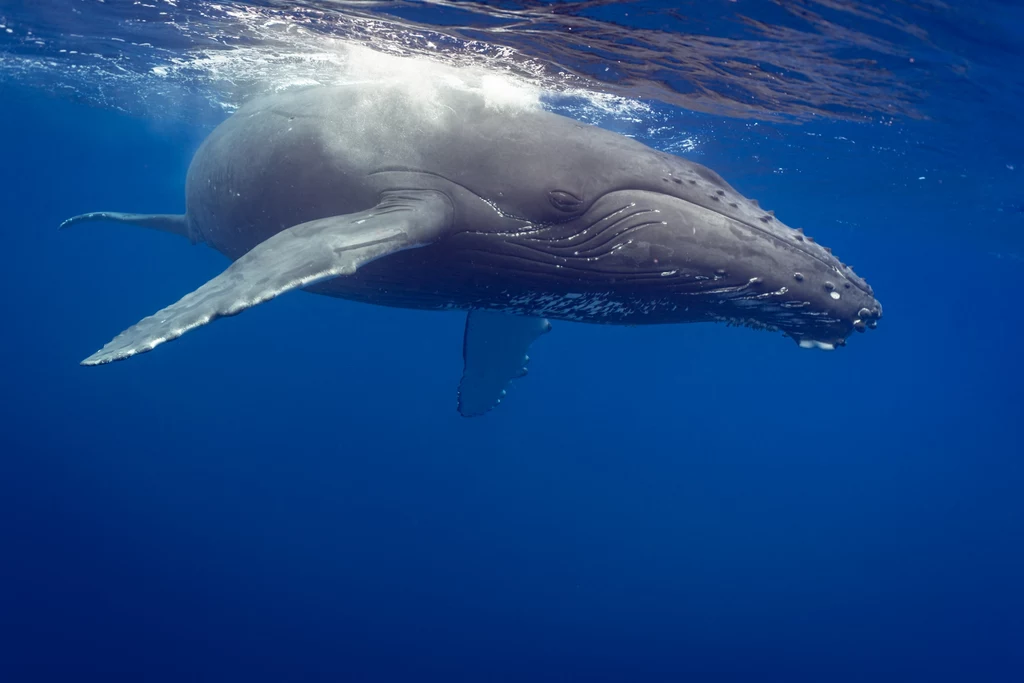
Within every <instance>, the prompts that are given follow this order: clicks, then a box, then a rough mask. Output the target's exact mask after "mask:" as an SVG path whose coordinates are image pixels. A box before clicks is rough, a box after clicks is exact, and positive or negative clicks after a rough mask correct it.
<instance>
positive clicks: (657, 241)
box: [574, 157, 882, 350]
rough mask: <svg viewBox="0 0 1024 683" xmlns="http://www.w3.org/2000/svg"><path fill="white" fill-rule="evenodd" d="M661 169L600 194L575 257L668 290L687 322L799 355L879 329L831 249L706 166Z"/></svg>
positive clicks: (875, 312)
mask: <svg viewBox="0 0 1024 683" xmlns="http://www.w3.org/2000/svg"><path fill="white" fill-rule="evenodd" d="M662 159H663V160H664V157H662ZM659 170H662V173H660V174H658V175H660V177H656V178H655V179H653V181H652V179H650V178H648V179H647V182H645V183H643V184H639V183H636V182H635V181H634V184H635V185H639V186H640V189H634V188H622V189H612V190H611V191H608V192H605V193H602V194H600V196H598V197H596V198H595V200H594V202H593V203H592V204H591V205H590V206H589V207H588V209H587V211H586V212H585V214H584V215H583V216H581V220H580V221H579V224H578V226H577V234H580V235H581V236H580V237H579V238H578V239H577V240H576V242H577V244H579V245H580V246H582V250H580V249H574V252H579V253H581V254H587V255H588V256H589V257H590V258H595V257H599V256H602V255H603V256H605V264H604V268H607V269H610V270H613V271H619V272H623V273H625V272H629V273H630V275H629V278H632V279H635V280H636V286H637V290H638V291H640V290H644V289H645V288H646V289H652V288H653V289H655V290H657V291H661V292H664V296H663V300H665V301H667V300H671V301H672V302H673V305H675V306H676V307H677V310H679V309H683V310H684V312H685V313H686V315H685V316H684V317H690V316H694V314H696V315H695V316H694V317H703V318H706V319H711V320H719V321H722V322H726V323H731V324H738V325H746V326H750V327H755V328H762V329H771V330H780V331H782V332H783V333H784V334H785V335H786V336H789V337H791V338H792V339H794V340H795V341H796V342H797V343H798V344H799V345H800V346H801V347H803V348H820V349H826V350H832V349H834V348H835V347H836V346H843V345H845V343H846V339H847V338H848V337H849V336H850V335H851V334H852V333H853V332H855V331H856V332H865V331H866V330H869V329H873V328H875V327H876V326H877V324H878V320H879V319H880V318H881V317H882V306H881V304H880V303H879V302H878V300H877V299H876V298H875V295H874V291H873V290H872V288H871V286H870V285H868V283H867V282H865V281H864V279H863V278H861V277H860V276H858V275H857V274H856V273H855V272H854V271H853V269H852V268H851V267H850V266H849V265H847V264H845V263H843V262H842V261H840V260H839V259H838V258H837V257H836V256H835V255H833V254H832V251H831V250H830V249H829V248H827V247H824V246H822V245H820V244H818V243H817V242H816V241H815V240H814V239H813V238H812V237H810V236H808V235H805V234H804V233H803V231H802V230H795V229H793V228H790V227H788V226H786V225H785V224H783V223H782V222H781V221H780V220H779V219H777V218H776V217H775V216H774V214H773V213H771V212H768V211H764V210H763V209H761V208H760V207H759V206H758V204H757V202H755V201H752V200H749V199H747V198H746V197H744V196H743V195H741V194H740V193H739V192H737V191H736V190H735V189H734V188H732V187H731V186H730V185H729V184H728V183H726V182H725V181H724V180H723V179H722V178H721V177H720V176H719V175H718V174H717V173H715V172H714V171H711V170H710V169H708V168H706V167H704V166H701V165H698V164H694V163H690V162H685V161H683V160H680V159H677V158H675V157H668V162H667V164H666V167H664V168H663V169H659ZM620 182H621V181H620ZM579 226H583V227H582V228H581V229H580V228H579ZM598 260H600V259H596V260H595V263H596V262H597V261H598ZM604 268H603V269H604ZM627 279H628V278H627ZM687 309H688V310H687Z"/></svg>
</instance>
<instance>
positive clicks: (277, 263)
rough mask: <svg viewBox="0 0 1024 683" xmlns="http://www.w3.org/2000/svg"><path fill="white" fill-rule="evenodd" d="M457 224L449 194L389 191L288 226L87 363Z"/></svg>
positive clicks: (427, 239)
mask: <svg viewBox="0 0 1024 683" xmlns="http://www.w3.org/2000/svg"><path fill="white" fill-rule="evenodd" d="M451 220H452V208H451V202H450V200H449V199H448V198H447V197H446V196H445V195H443V194H441V193H439V192H435V191H421V190H402V191H400V192H386V193H384V195H383V197H382V200H381V202H380V204H378V205H377V206H375V207H374V208H372V209H369V210H368V211H361V212H359V213H353V214H346V215H343V216H332V217H330V218H321V219H318V220H314V221H309V222H308V223H301V224H299V225H296V226H294V227H291V228H288V229H287V230H284V231H282V232H279V233H278V234H276V235H274V236H273V237H271V238H269V239H267V240H266V241H265V242H262V243H260V244H258V245H256V246H255V247H253V248H252V250H250V251H249V252H248V253H247V254H245V256H242V257H241V258H240V259H238V260H237V261H235V262H234V263H233V264H231V266H229V267H228V269H227V270H225V271H224V272H223V273H221V274H220V275H218V276H217V277H215V278H213V279H212V280H210V281H209V282H207V283H206V284H205V285H203V286H202V287H200V288H199V289H197V290H195V291H194V292H192V293H191V294H187V295H186V296H184V297H183V298H182V299H181V300H179V301H178V302H177V303H175V304H172V305H170V306H168V307H167V308H165V309H163V310H161V311H159V312H157V313H155V314H153V315H151V316H149V317H148V318H144V319H143V320H141V321H140V322H139V323H138V324H136V325H135V326H134V327H130V328H128V329H127V330H125V331H124V332H122V333H121V334H119V335H118V336H117V337H115V338H114V339H113V341H111V342H110V343H109V344H107V345H106V346H104V347H103V348H102V349H100V350H99V351H97V352H96V353H94V354H93V355H91V356H89V357H88V358H86V359H85V360H84V361H82V364H83V365H102V364H103V363H109V362H111V361H115V360H123V359H125V358H129V357H131V356H134V355H135V354H137V353H144V352H146V351H150V350H152V349H153V348H154V347H156V346H157V345H159V344H162V343H163V342H165V341H170V340H172V339H177V338H178V337H180V336H181V335H183V334H185V333H186V332H188V331H189V330H191V329H193V328H196V327H199V326H200V325H205V324H206V323H208V322H210V321H212V320H216V319H217V318H220V317H224V316H229V315H236V314H238V313H241V312H242V311H244V310H245V309H247V308H251V307H252V306H255V305H256V304H260V303H263V302H264V301H267V300H269V299H272V298H274V297H275V296H277V295H278V294H282V293H284V292H287V291H289V290H292V289H298V288H301V287H308V286H309V285H312V284H315V283H317V282H322V281H323V280H329V279H331V278H335V277H338V276H341V275H350V274H352V273H354V272H356V269H357V268H359V267H360V266H362V265H363V264H365V263H369V262H370V261H373V260H374V259H377V258H380V257H382V256H386V255H388V254H392V253H395V252H397V251H402V250H403V249H412V248H415V247H420V246H425V245H427V244H429V243H431V242H433V241H435V240H437V239H438V238H440V237H441V236H442V235H443V234H444V232H445V230H446V229H447V228H448V227H449V225H450V224H451Z"/></svg>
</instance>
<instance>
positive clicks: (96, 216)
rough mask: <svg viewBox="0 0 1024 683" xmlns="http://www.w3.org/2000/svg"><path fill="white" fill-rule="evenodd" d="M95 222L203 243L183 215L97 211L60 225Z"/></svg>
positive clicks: (68, 226) (72, 218) (73, 218)
mask: <svg viewBox="0 0 1024 683" xmlns="http://www.w3.org/2000/svg"><path fill="white" fill-rule="evenodd" d="M95 221H111V222H114V223H128V224H129V225H138V226H141V227H143V228H152V229H153V230H162V231H163V232H169V233H171V234H172V235H180V236H181V237H187V238H188V239H189V240H190V241H191V242H192V243H193V244H195V243H197V242H201V241H202V237H201V236H199V234H198V231H196V230H192V229H191V227H190V226H189V221H188V217H187V216H186V215H185V214H183V213H119V212H117V211H95V212H93V213H83V214H81V215H78V216H73V217H71V218H69V219H67V220H66V221H64V222H63V223H61V224H60V229H61V230H63V229H65V228H70V227H71V226H72V225H78V224H79V223H90V222H95Z"/></svg>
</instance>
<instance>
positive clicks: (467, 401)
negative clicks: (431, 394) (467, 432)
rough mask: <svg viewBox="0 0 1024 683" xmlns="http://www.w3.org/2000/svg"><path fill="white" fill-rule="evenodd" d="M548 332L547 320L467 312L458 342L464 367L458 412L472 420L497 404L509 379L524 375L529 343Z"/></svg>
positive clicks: (510, 381) (479, 311)
mask: <svg viewBox="0 0 1024 683" xmlns="http://www.w3.org/2000/svg"><path fill="white" fill-rule="evenodd" d="M550 330H551V323H550V322H548V320H547V318H531V317H524V316H519V315H513V314H511V313H504V312H502V311H487V310H475V311H470V312H469V315H467V316H466V333H465V336H464V338H463V341H462V358H463V361H464V362H465V366H464V369H463V371H462V381H461V382H460V383H459V413H460V414H461V415H463V416H464V417H476V416H478V415H483V414H484V413H486V412H488V411H489V410H491V409H492V408H494V407H495V406H496V405H498V404H499V403H501V399H502V397H503V396H505V392H506V390H507V389H508V387H509V384H511V383H512V380H514V379H516V378H517V377H522V376H523V375H525V374H526V364H527V363H528V362H529V360H530V357H529V356H527V355H526V352H527V351H528V350H529V349H530V344H532V343H533V342H534V341H535V340H536V339H537V338H538V337H540V336H541V335H542V334H545V333H546V332H548V331H550Z"/></svg>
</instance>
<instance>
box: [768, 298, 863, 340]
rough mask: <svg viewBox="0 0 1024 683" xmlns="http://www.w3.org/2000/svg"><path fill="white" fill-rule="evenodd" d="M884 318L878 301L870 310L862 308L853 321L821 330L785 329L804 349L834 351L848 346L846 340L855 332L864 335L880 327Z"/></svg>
mask: <svg viewBox="0 0 1024 683" xmlns="http://www.w3.org/2000/svg"><path fill="white" fill-rule="evenodd" d="M881 318H882V304H880V303H879V302H878V301H877V300H876V301H875V302H874V303H873V305H872V306H871V307H870V308H869V307H867V306H864V307H862V308H861V309H860V310H859V311H857V313H856V317H854V318H853V320H852V321H849V320H845V321H836V322H833V323H832V324H831V325H827V326H825V327H823V328H821V329H818V330H813V329H799V328H798V329H790V330H786V329H783V332H784V334H785V335H786V336H787V337H791V338H792V339H793V341H795V342H796V343H797V345H798V346H799V347H800V348H802V349H819V350H822V351H834V350H835V349H836V347H839V346H846V340H847V338H849V337H850V335H851V334H853V333H854V332H860V333H864V332H867V331H868V330H873V329H875V328H876V327H878V321H879V320H880V319H881Z"/></svg>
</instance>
